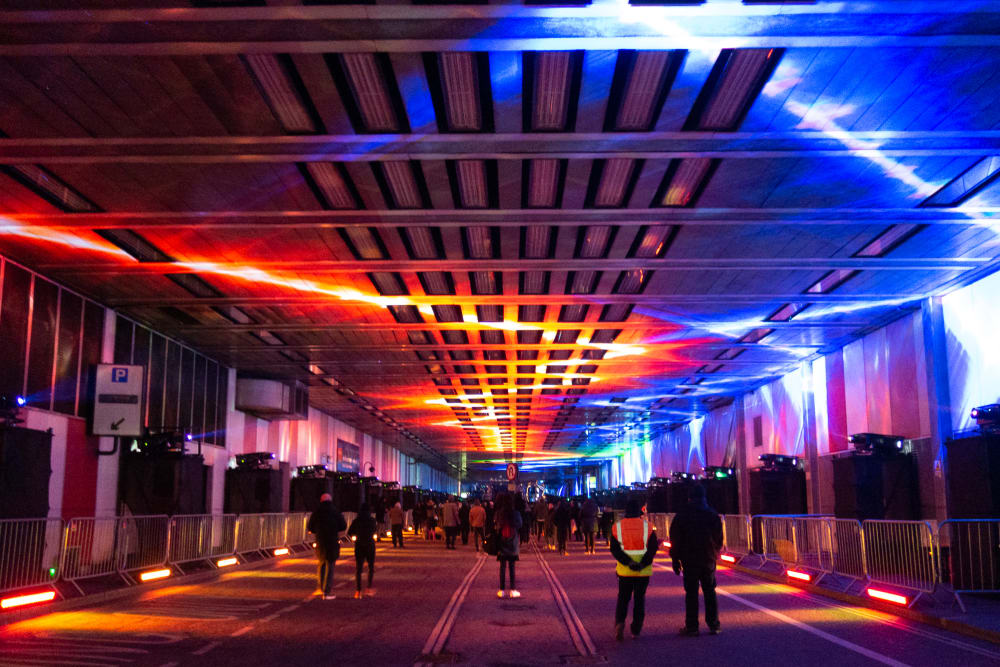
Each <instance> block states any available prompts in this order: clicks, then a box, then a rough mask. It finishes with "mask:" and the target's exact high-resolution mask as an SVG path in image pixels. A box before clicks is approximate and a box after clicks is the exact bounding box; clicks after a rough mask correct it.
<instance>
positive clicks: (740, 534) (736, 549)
mask: <svg viewBox="0 0 1000 667" xmlns="http://www.w3.org/2000/svg"><path fill="white" fill-rule="evenodd" d="M750 534H751V532H750V516H749V515H747V514H729V515H726V516H724V517H722V542H723V545H724V547H725V549H726V551H727V552H729V553H731V554H733V555H735V556H747V555H749V554H750V553H751V552H752V551H753V550H752V548H751V546H750Z"/></svg>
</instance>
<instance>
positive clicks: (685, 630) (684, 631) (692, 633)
mask: <svg viewBox="0 0 1000 667" xmlns="http://www.w3.org/2000/svg"><path fill="white" fill-rule="evenodd" d="M679 634H680V635H681V636H682V637H697V636H698V635H699V634H701V633H700V632H698V628H689V627H687V626H686V625H685V626H683V627H681V629H680V632H679Z"/></svg>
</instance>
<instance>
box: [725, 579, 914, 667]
mask: <svg viewBox="0 0 1000 667" xmlns="http://www.w3.org/2000/svg"><path fill="white" fill-rule="evenodd" d="M715 590H716V592H718V593H719V594H720V595H724V596H726V597H727V598H730V599H732V600H736V601H737V602H739V603H740V604H742V605H745V606H747V607H750V608H751V609H756V610H757V611H760V612H763V613H765V614H767V615H768V616H770V617H772V618H776V619H778V620H779V621H782V622H784V623H788V624H789V625H792V626H795V627H796V628H798V629H799V630H803V631H805V632H808V633H809V634H812V635H816V636H817V637H820V638H822V639H825V640H827V641H828V642H831V643H833V644H836V645H837V646H840V647H842V648H846V649H847V650H848V651H854V652H855V653H858V654H860V655H863V656H865V657H866V658H871V659H872V660H875V661H876V662H881V663H882V664H884V665H892V667H907V664H906V663H905V662H900V661H899V660H894V659H892V658H890V657H889V656H887V655H882V654H881V653H878V652H877V651H872V650H871V649H867V648H865V647H864V646H859V645H857V644H855V643H854V642H849V641H847V640H846V639H841V638H840V637H837V636H835V635H831V634H830V633H829V632H823V631H822V630H820V629H818V628H814V627H813V626H811V625H809V624H807V623H803V622H802V621H799V620H796V619H794V618H792V617H791V616H787V615H785V614H782V613H781V612H780V611H775V610H773V609H768V608H767V607H765V606H764V605H760V604H757V603H756V602H751V601H750V600H747V599H746V598H744V597H742V596H739V595H736V594H735V593H730V592H729V591H726V590H723V589H721V588H717V589H715Z"/></svg>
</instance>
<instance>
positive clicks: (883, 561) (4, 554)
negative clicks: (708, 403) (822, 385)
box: [0, 512, 1000, 599]
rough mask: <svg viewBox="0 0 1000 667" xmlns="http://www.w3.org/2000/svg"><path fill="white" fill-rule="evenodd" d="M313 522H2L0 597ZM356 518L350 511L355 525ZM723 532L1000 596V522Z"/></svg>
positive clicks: (661, 526)
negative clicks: (8, 593)
mask: <svg viewBox="0 0 1000 667" xmlns="http://www.w3.org/2000/svg"><path fill="white" fill-rule="evenodd" d="M308 518H309V515H308V514H305V513H295V514H244V515H241V516H236V515H232V514H223V515H208V514H204V515H191V516H175V517H172V518H170V517H166V516H128V517H108V518H99V517H98V518H95V517H84V518H75V519H70V520H69V521H67V522H65V523H64V522H63V521H62V520H60V519H7V520H0V592H6V591H12V590H18V589H26V588H31V587H37V586H42V585H45V584H51V583H53V581H54V580H62V581H66V582H71V583H73V584H74V585H78V584H76V582H78V581H81V580H84V579H89V578H96V577H103V576H116V575H117V576H120V577H121V578H122V579H124V580H126V581H130V577H129V574H128V573H129V572H132V573H133V574H134V572H135V571H137V570H142V569H146V568H154V567H158V566H163V565H171V566H175V567H177V566H180V565H183V564H186V563H193V562H195V561H206V562H211V561H212V560H214V559H216V558H218V557H223V556H230V555H242V557H244V558H245V557H248V556H250V557H259V556H257V555H253V556H251V554H260V553H262V552H266V551H267V550H270V549H274V548H278V547H282V546H296V545H307V544H309V543H311V541H312V539H313V536H312V535H311V534H310V533H309V532H308V531H307V528H306V526H307V523H308ZM354 518H355V514H354V513H351V512H345V513H344V519H345V520H346V521H347V523H348V525H349V524H350V522H351V521H353V520H354ZM407 518H408V519H409V517H407ZM672 518H673V516H672V515H670V514H659V513H657V514H650V515H649V520H650V521H651V523H652V524H653V526H654V527H655V529H656V531H657V534H658V535H659V534H660V533H661V532H662V539H668V536H669V529H670V522H671V519H672ZM408 523H409V521H408ZM723 529H724V538H725V548H726V551H727V552H729V553H731V554H734V555H737V556H750V555H754V554H756V555H759V556H760V557H761V560H762V562H763V563H765V564H766V563H768V562H771V563H779V564H781V565H782V566H790V565H798V566H801V567H805V568H809V569H812V570H814V571H817V572H820V573H822V574H823V575H826V574H834V575H837V576H838V577H846V578H848V579H850V580H853V581H855V582H862V583H866V582H872V583H881V584H885V585H889V586H895V587H900V588H905V589H911V590H914V591H918V593H919V594H924V593H928V594H930V593H934V592H935V591H936V590H937V589H938V588H939V587H941V586H942V584H945V583H946V584H948V585H949V586H950V589H951V591H952V592H954V593H956V594H957V593H970V592H982V593H996V592H1000V519H969V520H957V519H949V520H947V521H945V522H943V523H942V524H941V525H940V526H937V527H935V526H934V525H933V524H932V523H931V522H928V521H881V520H869V521H864V522H859V521H856V520H853V519H835V518H832V517H827V516H752V517H751V516H747V515H729V516H724V517H723ZM751 560H752V559H751ZM741 562H748V561H741ZM761 566H762V567H763V565H761ZM838 581H840V580H839V579H838ZM917 597H919V595H918V596H917ZM914 599H915V598H914Z"/></svg>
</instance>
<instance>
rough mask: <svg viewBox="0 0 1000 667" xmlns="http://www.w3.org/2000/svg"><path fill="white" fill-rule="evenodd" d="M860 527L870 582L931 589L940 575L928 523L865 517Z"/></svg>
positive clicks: (928, 590)
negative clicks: (866, 518)
mask: <svg viewBox="0 0 1000 667" xmlns="http://www.w3.org/2000/svg"><path fill="white" fill-rule="evenodd" d="M861 528H862V531H863V539H864V545H865V560H866V570H867V574H868V578H869V579H870V580H871V581H875V582H879V583H883V584H888V585H890V586H901V587H903V588H911V589H913V590H917V591H920V592H923V593H933V592H934V590H935V588H936V587H937V585H938V584H939V583H940V581H941V578H940V576H939V575H938V563H939V560H938V550H937V544H936V541H935V539H934V531H933V529H932V528H931V524H930V523H929V522H927V521H883V520H873V519H869V520H867V521H864V522H863V523H862V524H861Z"/></svg>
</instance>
